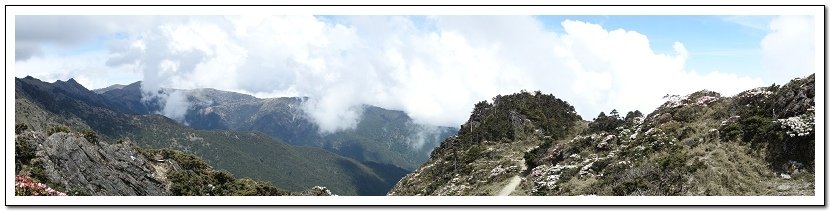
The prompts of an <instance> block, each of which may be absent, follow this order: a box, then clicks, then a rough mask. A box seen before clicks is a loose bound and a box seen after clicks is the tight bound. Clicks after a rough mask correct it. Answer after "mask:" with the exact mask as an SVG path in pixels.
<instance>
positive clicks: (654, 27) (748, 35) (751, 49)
mask: <svg viewBox="0 0 830 211" xmlns="http://www.w3.org/2000/svg"><path fill="white" fill-rule="evenodd" d="M537 17H538V18H539V19H540V20H542V21H543V22H544V23H545V27H547V28H550V29H552V30H554V31H557V32H562V31H563V29H562V26H561V22H562V21H564V20H566V19H571V20H581V21H586V22H591V23H596V24H599V25H602V26H603V27H605V28H606V29H610V30H614V29H624V30H632V31H637V32H639V33H641V34H644V35H646V36H648V37H649V41H651V47H652V49H654V51H655V52H657V53H672V52H673V51H674V50H673V49H672V45H673V43H674V42H681V43H683V44H684V45H685V46H686V48H687V50H688V51H689V54H690V58H689V60H688V61H687V67H688V68H690V69H696V70H699V71H702V72H710V71H712V70H721V71H724V72H734V73H738V74H742V75H752V74H753V72H757V71H760V70H761V53H760V51H761V46H760V42H761V39H763V38H764V36H765V35H766V34H767V33H768V32H769V30H768V29H767V28H766V25H765V23H767V22H769V21H770V20H771V19H772V16H744V17H743V18H742V19H744V20H746V21H750V22H753V23H754V24H755V25H753V26H747V25H741V24H740V23H738V22H737V20H734V21H733V20H731V16H537Z"/></svg>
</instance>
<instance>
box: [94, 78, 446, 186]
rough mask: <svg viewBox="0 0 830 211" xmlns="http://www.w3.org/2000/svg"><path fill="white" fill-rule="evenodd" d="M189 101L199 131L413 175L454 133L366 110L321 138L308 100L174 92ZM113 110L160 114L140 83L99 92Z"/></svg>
mask: <svg viewBox="0 0 830 211" xmlns="http://www.w3.org/2000/svg"><path fill="white" fill-rule="evenodd" d="M163 91H164V92H173V91H176V92H181V93H183V94H184V95H185V96H187V101H188V103H189V104H190V107H188V108H187V112H186V113H185V116H184V121H185V122H186V123H187V125H188V126H190V127H193V128H196V129H219V130H235V131H257V132H262V133H264V134H267V135H269V136H272V137H274V138H277V139H281V140H284V141H285V142H287V143H290V144H293V145H300V146H311V147H320V148H324V149H327V150H329V151H332V152H335V153H337V154H339V155H342V156H346V157H349V158H352V159H356V160H358V161H363V162H372V163H381V164H391V165H395V166H399V167H401V168H404V169H409V170H412V169H414V168H416V167H417V166H419V165H421V164H422V163H423V162H425V161H426V160H427V158H428V157H429V152H430V151H431V150H432V149H433V148H435V147H436V146H438V144H439V143H440V141H441V140H443V139H445V138H446V137H448V136H450V135H452V133H453V132H455V131H456V130H457V129H456V128H449V127H439V126H431V125H424V124H417V123H415V122H414V121H413V120H412V119H411V118H410V117H409V116H407V115H406V114H405V113H403V112H401V111H393V110H387V109H383V108H379V107H375V106H369V105H366V106H364V107H363V112H362V114H363V115H362V118H361V119H360V121H359V122H358V124H357V126H356V128H355V129H350V130H343V131H337V132H333V133H329V134H322V133H320V132H319V130H318V127H317V125H316V124H314V123H313V122H312V121H310V120H309V118H308V117H307V116H306V114H305V112H304V111H303V109H302V106H303V105H302V103H303V101H304V100H305V98H299V97H283V98H264V99H260V98H256V97H253V96H250V95H245V94H240V93H234V92H227V91H220V90H215V89H192V90H173V89H165V90H163ZM96 92H99V93H101V96H102V97H104V98H106V99H108V100H109V101H110V102H113V104H114V107H117V108H118V109H119V110H122V111H124V112H128V113H133V114H151V113H153V112H154V111H159V110H160V109H161V106H160V105H159V104H158V102H157V101H153V100H150V101H147V100H146V99H145V100H142V94H141V82H136V83H133V84H129V85H126V86H117V85H116V86H112V87H107V88H104V89H100V90H96Z"/></svg>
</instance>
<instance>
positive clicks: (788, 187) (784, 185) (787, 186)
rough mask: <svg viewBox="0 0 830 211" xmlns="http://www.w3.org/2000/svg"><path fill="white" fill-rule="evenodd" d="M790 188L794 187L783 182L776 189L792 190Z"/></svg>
mask: <svg viewBox="0 0 830 211" xmlns="http://www.w3.org/2000/svg"><path fill="white" fill-rule="evenodd" d="M790 188H792V187H790V186H789V185H786V184H782V185H779V186H778V187H777V188H776V189H777V190H778V191H788V190H790Z"/></svg>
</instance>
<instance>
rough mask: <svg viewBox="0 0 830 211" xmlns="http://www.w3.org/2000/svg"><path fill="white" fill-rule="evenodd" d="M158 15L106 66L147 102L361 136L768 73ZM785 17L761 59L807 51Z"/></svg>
mask: <svg viewBox="0 0 830 211" xmlns="http://www.w3.org/2000/svg"><path fill="white" fill-rule="evenodd" d="M134 18H135V19H141V17H134ZM155 19H161V20H155V21H144V22H147V23H155V24H146V25H145V26H144V27H143V28H142V27H134V28H137V29H131V30H130V31H129V33H126V34H128V36H124V37H122V38H118V39H114V40H112V41H110V42H109V48H108V50H107V53H106V56H107V59H105V60H103V61H104V62H103V63H105V65H107V66H108V67H112V68H125V67H129V68H128V69H134V70H137V71H139V72H140V73H141V75H142V78H143V81H144V83H143V84H144V87H142V89H143V90H144V91H145V94H146V96H147V97H163V98H168V97H170V96H172V94H168V95H169V96H168V95H165V96H158V90H160V89H161V88H162V87H170V88H203V87H210V88H216V89H221V90H230V91H238V92H244V93H250V94H254V95H256V96H259V97H277V96H307V97H309V98H308V101H307V102H306V103H305V104H304V109H305V111H306V112H307V113H308V116H309V118H311V119H312V120H313V121H314V122H315V123H317V124H318V126H320V128H321V130H322V132H332V131H337V130H343V129H349V128H353V127H354V126H355V125H356V123H357V122H358V121H359V120H360V116H361V113H360V111H361V110H362V109H361V107H362V106H363V105H364V104H370V105H375V106H379V107H384V108H387V109H395V110H402V111H404V112H406V113H407V114H408V115H409V116H411V117H412V118H413V119H415V120H416V121H417V122H419V123H425V124H432V125H442V126H458V125H460V124H461V123H463V122H464V121H466V119H467V117H468V116H469V112H470V111H471V110H472V107H473V104H474V103H476V102H478V101H481V100H487V99H490V98H492V97H493V96H496V95H498V94H511V93H515V92H518V91H520V90H522V89H525V90H528V91H533V90H541V91H542V92H545V93H552V94H554V95H555V96H557V97H559V98H562V99H564V100H566V101H568V102H569V103H571V104H572V105H574V107H575V108H576V109H577V112H578V113H579V114H580V115H582V116H583V118H584V119H589V120H590V119H592V118H593V117H595V116H596V115H597V114H598V113H599V112H600V111H609V110H611V109H618V110H620V111H623V112H625V111H629V110H635V109H639V110H641V111H644V112H649V111H651V110H653V109H654V108H656V107H657V106H659V105H660V104H661V103H662V102H663V99H662V96H664V95H666V94H687V93H691V92H694V91H697V90H700V89H710V90H714V91H718V92H721V93H723V94H727V95H729V94H735V93H737V92H739V91H742V90H745V89H750V88H754V87H757V86H762V85H764V83H763V81H762V80H761V79H760V78H759V77H747V76H739V75H735V74H733V73H726V72H719V71H706V72H703V71H696V70H690V69H687V68H686V67H685V62H686V61H687V59H688V58H689V52H688V51H687V49H686V46H684V45H683V43H681V42H676V43H675V44H674V46H673V49H674V52H671V53H667V54H665V53H656V52H655V51H654V50H653V48H652V46H650V41H649V38H648V37H647V36H646V35H643V34H640V33H638V32H636V31H630V30H625V29H606V28H603V27H602V26H601V25H598V24H594V23H588V22H582V21H578V20H565V21H563V22H561V23H560V24H561V26H562V29H564V30H563V31H561V32H554V31H552V30H549V29H547V28H546V27H545V26H544V24H543V23H542V22H541V21H540V20H539V19H538V18H537V17H529V16H430V17H407V16H370V17H362V16H345V17H328V16H323V17H315V16H230V17H217V16H206V17H172V18H170V19H175V21H164V20H163V19H164V17H161V18H159V17H155ZM776 20H778V19H776ZM778 21H779V22H781V23H779V22H776V21H773V22H772V23H771V24H770V27H771V29H772V31H771V33H770V35H769V36H768V39H766V38H765V39H764V43H762V45H763V46H764V49H770V50H769V51H770V52H777V51H778V50H775V49H779V48H786V46H787V45H786V44H787V43H790V42H791V41H794V39H800V40H799V41H805V40H806V42H809V43H811V42H812V39H803V38H798V37H799V36H801V35H800V34H796V35H793V34H790V32H791V31H793V30H796V31H798V30H800V29H802V28H800V27H795V28H793V26H794V25H793V24H791V23H784V22H786V21H796V22H798V21H799V20H778ZM782 21H783V22H782ZM811 24H812V23H809V24H808V25H807V26H808V28H811V27H812V25H811ZM796 26H798V25H796ZM767 40H770V41H767ZM798 46H801V45H798ZM810 46H812V45H810ZM22 48H26V46H22ZM805 49H806V48H805ZM16 50H17V49H16ZM21 51H22V50H21ZM765 51H766V50H765ZM805 51H806V50H805ZM29 52H33V53H30V54H31V55H36V54H37V53H36V52H37V51H29ZM765 56H766V54H765ZM778 56H780V55H776V54H770V56H769V60H770V61H772V62H771V63H770V64H769V65H767V66H769V67H770V69H775V68H777V67H776V65H778V64H779V63H776V62H774V61H781V60H786V59H784V58H781V57H778ZM765 58H767V57H765ZM808 58H812V57H808ZM765 60H766V59H765ZM799 68H801V67H799ZM803 68H804V69H807V70H811V69H809V67H803ZM173 94H174V93H173ZM167 102H178V103H176V104H171V106H172V107H181V106H187V105H181V104H182V103H181V101H176V100H172V101H171V100H168V101H167ZM172 107H171V108H170V109H167V106H165V110H166V111H162V112H161V113H163V114H165V115H170V116H168V117H171V118H174V119H175V117H176V115H177V111H180V110H181V109H174V108H172ZM185 108H186V107H185ZM168 111H169V112H168ZM185 111H186V110H185Z"/></svg>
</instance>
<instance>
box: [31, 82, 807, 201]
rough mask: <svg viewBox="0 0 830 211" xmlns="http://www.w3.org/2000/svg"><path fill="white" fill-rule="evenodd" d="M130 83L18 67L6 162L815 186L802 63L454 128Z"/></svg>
mask: <svg viewBox="0 0 830 211" xmlns="http://www.w3.org/2000/svg"><path fill="white" fill-rule="evenodd" d="M140 87H141V84H140V83H134V84H130V85H126V86H121V85H119V86H113V87H108V88H106V89H101V90H95V91H90V90H87V89H86V88H84V87H83V86H81V85H80V84H78V83H77V82H76V81H74V80H68V81H57V82H54V83H47V82H43V81H40V80H38V79H35V78H31V77H26V78H18V79H16V80H15V133H16V134H17V136H16V140H15V142H16V143H15V147H16V148H15V158H16V159H15V162H16V165H15V166H16V168H15V170H16V175H19V177H20V180H21V181H27V180H32V179H33V180H36V181H38V182H43V183H46V184H47V185H49V187H54V188H57V189H59V190H60V191H63V192H65V193H70V194H76V195H83V194H91V195H332V194H339V195H393V196H394V195H442V196H446V195H525V196H552V195H557V196H561V195H567V196H578V195H613V196H623V195H656V196H664V195H669V196H688V195H719V196H724V195H725V196H732V195H783V196H799V195H816V190H815V179H816V172H815V163H816V162H815V160H816V154H815V141H816V140H815V139H816V138H815V133H816V128H815V122H816V120H815V118H816V116H815V113H816V112H815V110H816V106H815V105H816V102H815V88H816V87H815V75H814V74H813V75H810V76H807V77H804V78H795V79H793V80H791V81H790V82H789V83H787V84H783V85H776V84H772V85H770V86H766V87H758V88H755V89H751V90H746V91H744V92H741V93H739V94H736V95H734V96H722V95H721V94H720V93H717V92H713V91H708V90H701V91H697V92H694V93H690V94H688V95H684V96H680V95H666V96H665V98H664V99H665V100H666V102H665V103H663V104H662V105H661V106H659V107H658V108H656V109H655V110H654V111H652V112H650V113H647V114H643V113H642V112H640V111H630V112H627V113H626V114H625V115H622V114H620V113H619V112H618V111H617V110H612V111H610V112H609V113H607V114H606V113H605V112H601V113H600V114H599V115H597V116H596V117H595V118H593V119H592V120H590V121H586V120H583V117H581V116H579V115H578V114H577V113H576V112H575V109H574V107H573V106H571V105H570V104H569V103H568V102H566V101H564V100H562V99H559V98H557V97H555V96H553V95H551V94H543V93H541V92H540V91H535V92H527V91H524V90H522V91H520V92H518V93H514V94H509V95H498V96H495V97H493V99H492V100H491V101H481V102H478V103H476V104H475V105H474V109H473V110H472V111H471V113H470V118H469V119H468V120H467V121H466V122H465V123H464V124H463V125H461V127H460V128H458V129H455V128H447V127H437V126H429V125H420V124H416V123H414V122H413V120H411V119H410V118H409V117H408V116H406V114H405V113H403V112H400V111H392V110H386V109H383V108H378V107H374V106H368V105H367V106H364V111H363V116H364V117H363V118H362V119H361V121H360V122H359V123H358V125H357V127H356V129H353V130H348V131H340V132H335V133H329V134H325V133H319V132H318V128H317V126H316V125H314V123H313V122H312V121H309V120H308V118H307V117H306V116H305V114H304V113H303V110H302V105H303V102H304V101H305V100H306V99H305V98H266V99H260V98H256V97H253V96H249V95H244V94H239V93H232V92H226V91H220V90H214V89H195V90H174V89H163V90H161V92H162V93H171V92H180V93H183V94H184V96H186V99H187V102H188V103H189V105H190V106H188V107H187V111H186V112H185V114H184V118H182V119H179V120H173V119H170V118H167V117H165V116H162V115H159V114H157V113H158V111H159V110H160V109H162V107H161V103H160V101H154V100H153V99H149V100H148V99H143V98H142V93H141V90H140ZM413 137H414V139H417V141H415V140H413ZM413 143H416V144H413ZM84 169H86V170H84ZM85 174H95V175H105V176H101V177H86V176H84V175H85ZM322 186H324V187H322ZM53 191H54V190H53ZM47 192H48V191H47Z"/></svg>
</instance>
